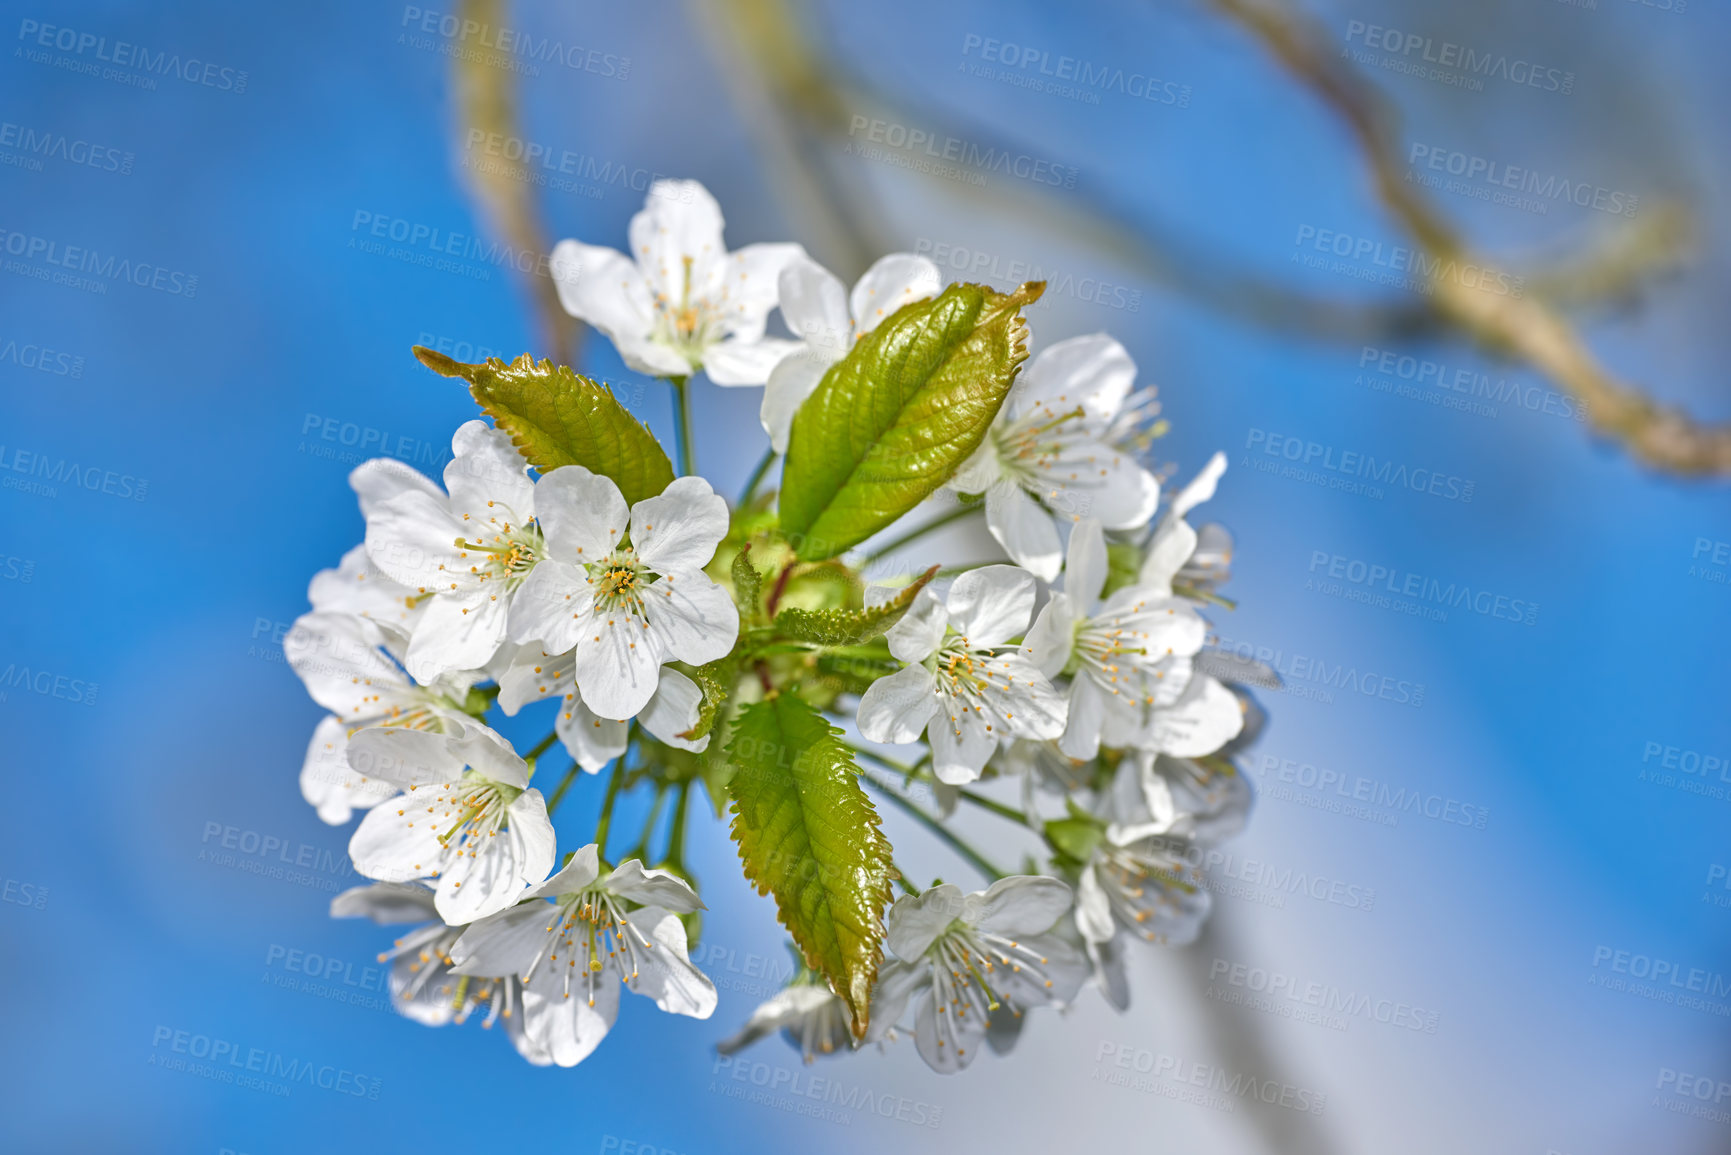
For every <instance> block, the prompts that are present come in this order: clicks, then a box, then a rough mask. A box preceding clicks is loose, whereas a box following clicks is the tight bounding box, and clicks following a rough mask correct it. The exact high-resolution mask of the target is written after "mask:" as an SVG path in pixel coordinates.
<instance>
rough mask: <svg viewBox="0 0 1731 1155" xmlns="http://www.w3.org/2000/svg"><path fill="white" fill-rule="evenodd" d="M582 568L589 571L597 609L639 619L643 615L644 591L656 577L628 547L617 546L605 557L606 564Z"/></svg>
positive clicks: (602, 562)
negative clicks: (632, 615) (629, 615)
mask: <svg viewBox="0 0 1731 1155" xmlns="http://www.w3.org/2000/svg"><path fill="white" fill-rule="evenodd" d="M585 568H587V569H588V571H589V581H590V583H591V584H592V585H593V586H594V587H595V607H596V609H598V610H602V611H604V612H606V613H627V614H634V615H635V616H637V617H639V618H641V617H643V616H644V613H643V591H644V590H645V589H647V588H648V587H649V584H650V583H651V582H653V581H654V580H655V578H656V576H657V575H656V574H655V573H653V572H652V571H650V570H649V569H647V568H645V567H644V565H643V563H642V562H640V561H638V560H637V551H636V550H634V549H632V548H631V547H630V546H628V545H624V546H620V547H619V548H618V549H616V550H614V551H613V552H612V553H610V554H608V555H607V558H606V560H605V561H600V562H595V563H592V564H590V565H589V566H587V567H585Z"/></svg>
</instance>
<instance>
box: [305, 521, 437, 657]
mask: <svg viewBox="0 0 1731 1155" xmlns="http://www.w3.org/2000/svg"><path fill="white" fill-rule="evenodd" d="M412 592H413V591H412V590H410V589H409V587H408V586H405V585H401V584H399V583H397V582H394V581H392V580H391V579H390V578H389V577H387V576H385V571H383V570H381V569H380V568H379V567H378V566H376V565H374V564H373V559H372V558H370V557H368V556H367V547H366V545H365V544H364V543H363V544H361V545H357V546H355V547H354V548H353V549H351V550H349V552H347V553H345V554H344V555H343V559H342V562H341V563H340V564H339V565H338V566H337V568H336V569H322V570H320V571H319V572H318V573H316V574H314V575H313V580H312V581H311V582H309V583H308V585H307V601H309V602H311V603H312V606H313V612H314V613H337V614H349V615H351V616H353V617H357V618H366V619H368V620H370V621H373V622H377V623H378V624H379V625H380V626H382V627H383V628H385V629H388V630H391V631H393V632H395V633H398V634H400V635H401V636H402V638H403V640H404V641H405V642H406V641H407V640H408V636H409V632H410V631H411V630H412V629H413V628H414V624H415V622H416V621H417V620H418V619H419V618H420V610H419V608H418V607H411V606H410V605H409V604H408V602H407V600H406V599H407V598H408V596H409V594H411V593H412Z"/></svg>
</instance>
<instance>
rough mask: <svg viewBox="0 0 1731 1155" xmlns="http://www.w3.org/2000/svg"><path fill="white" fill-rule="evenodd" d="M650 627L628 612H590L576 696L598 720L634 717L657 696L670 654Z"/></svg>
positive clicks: (583, 636) (579, 658)
mask: <svg viewBox="0 0 1731 1155" xmlns="http://www.w3.org/2000/svg"><path fill="white" fill-rule="evenodd" d="M704 580H705V581H707V580H709V579H707V578H705V579H704ZM658 584H659V583H658ZM724 596H725V595H724ZM730 604H731V603H730ZM647 625H648V623H646V622H644V621H642V620H641V619H639V618H637V617H635V616H633V615H631V614H629V613H624V612H615V613H613V614H603V613H601V612H600V611H598V610H591V611H590V612H589V613H588V614H587V615H585V616H584V618H583V633H582V634H581V636H579V637H578V639H577V654H576V678H577V692H578V693H579V694H581V695H582V697H583V701H584V702H585V703H586V704H587V705H588V706H589V708H590V709H591V710H593V711H595V713H596V714H598V715H599V716H601V717H603V718H613V719H617V720H625V719H628V718H631V717H633V716H635V715H636V714H637V712H638V711H640V710H642V709H643V707H644V706H646V705H648V704H649V699H650V698H652V697H653V696H654V695H655V688H656V684H657V683H658V682H659V680H660V677H661V663H662V661H663V660H664V659H665V657H666V655H665V654H664V653H663V652H662V649H661V643H660V641H659V640H658V638H657V637H656V636H655V635H654V633H653V632H652V631H651V630H650V629H648V628H646V627H647Z"/></svg>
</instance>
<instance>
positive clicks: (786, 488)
mask: <svg viewBox="0 0 1731 1155" xmlns="http://www.w3.org/2000/svg"><path fill="white" fill-rule="evenodd" d="M1045 287H1046V286H1045V283H1044V282H1043V281H1030V282H1028V283H1027V284H1025V285H1023V286H1022V287H1021V288H1019V289H1017V290H1016V291H1015V292H1013V293H1007V294H1006V293H998V292H994V291H993V290H992V289H989V288H987V287H986V286H984V285H970V284H959V285H951V286H950V287H949V288H947V289H945V290H944V291H943V293H942V294H940V295H939V296H938V297H936V298H935V299H933V300H929V301H917V302H915V303H913V304H911V305H904V306H903V307H902V308H901V309H899V310H897V311H896V313H895V314H894V315H892V316H891V317H890V318H889V319H888V320H886V321H884V322H883V323H882V324H881V325H879V326H878V327H877V328H875V329H873V330H872V331H871V332H870V333H868V334H866V335H865V336H864V337H863V338H861V339H860V340H859V341H857V342H856V343H855V344H854V347H853V348H852V349H851V350H849V351H848V355H847V356H846V357H845V358H843V359H842V360H840V361H838V362H836V363H835V364H834V365H832V366H831V367H830V369H829V371H828V372H827V373H825V374H824V375H823V380H822V381H820V382H818V386H817V388H816V389H815V390H814V391H813V392H812V395H811V396H810V397H808V398H807V399H806V401H805V403H804V404H803V405H801V406H800V408H799V412H798V413H796V414H795V415H794V418H793V431H792V433H791V435H790V436H789V439H788V448H787V461H786V463H785V465H784V466H783V468H782V474H781V527H782V530H783V531H784V532H785V533H786V534H787V535H788V538H789V540H791V541H793V542H795V543H796V548H797V550H798V553H799V556H800V558H801V559H802V560H805V561H814V560H817V559H820V558H827V557H834V556H835V555H837V554H839V553H841V552H842V551H843V550H845V549H847V548H849V547H850V546H854V545H858V544H859V543H860V542H862V541H864V540H865V539H866V538H868V537H870V536H871V535H872V534H874V533H876V532H878V531H879V530H880V529H882V528H884V526H886V525H889V524H890V523H891V522H892V521H894V520H895V519H896V518H898V517H900V516H901V515H902V514H904V513H906V512H907V511H908V510H910V509H912V508H913V507H914V506H916V505H918V504H919V503H920V502H921V501H923V500H924V499H925V498H926V497H927V496H929V495H930V494H931V493H932V492H933V491H934V490H936V489H937V488H938V486H940V485H942V484H943V483H944V482H946V481H948V480H949V479H950V478H951V477H952V476H954V475H955V472H956V470H957V469H958V468H960V466H961V464H962V463H963V462H964V461H966V460H967V459H968V456H969V455H970V454H971V453H973V452H974V450H975V449H976V448H978V447H979V444H980V441H981V440H982V439H983V438H984V437H985V435H986V430H987V429H988V428H989V427H990V426H991V424H992V419H993V418H994V417H996V416H997V415H998V409H999V407H1001V406H1002V405H1003V403H1004V397H1005V395H1006V394H1008V393H1009V391H1010V385H1011V383H1012V382H1013V381H1014V380H1015V378H1016V372H1017V370H1018V369H1019V367H1020V366H1021V364H1022V362H1023V361H1025V360H1027V357H1028V349H1027V336H1028V326H1027V322H1026V321H1024V320H1023V319H1022V312H1021V311H1022V307H1023V306H1025V305H1029V304H1032V303H1033V302H1034V301H1036V300H1038V299H1039V297H1040V294H1041V293H1042V292H1044V291H1045Z"/></svg>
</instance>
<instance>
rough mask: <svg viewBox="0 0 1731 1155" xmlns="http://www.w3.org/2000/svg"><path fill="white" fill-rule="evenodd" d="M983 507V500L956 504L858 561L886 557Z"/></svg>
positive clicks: (869, 561)
mask: <svg viewBox="0 0 1731 1155" xmlns="http://www.w3.org/2000/svg"><path fill="white" fill-rule="evenodd" d="M985 507H986V503H985V502H983V501H976V502H974V503H973V504H972V505H962V506H958V507H956V508H955V509H952V510H950V512H948V513H946V514H944V515H943V516H942V517H937V518H933V519H932V520H931V521H928V522H926V523H925V524H924V525H922V526H918V527H916V528H914V529H910V530H909V531H908V532H906V533H904V534H902V535H901V536H900V537H898V538H895V539H894V540H892V541H889V542H886V543H885V544H883V545H880V546H878V547H877V549H875V550H873V551H872V552H871V553H869V554H867V555H866V558H865V561H864V562H862V563H860V564H861V565H862V566H863V565H869V564H871V563H872V562H874V561H876V560H878V559H879V558H880V557H887V556H889V555H890V554H892V553H894V552H895V551H896V550H898V549H900V548H901V547H902V546H904V545H907V544H908V543H909V542H911V541H917V540H919V538H921V537H923V536H924V535H926V534H928V533H930V532H932V530H934V529H940V528H942V527H943V526H946V525H948V524H950V522H952V521H960V520H961V519H962V518H964V517H966V516H967V515H968V514H970V513H978V512H979V511H980V510H982V509H984V508H985Z"/></svg>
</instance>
